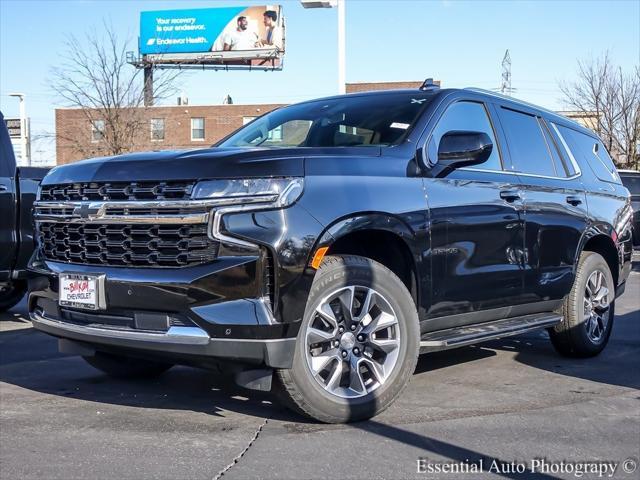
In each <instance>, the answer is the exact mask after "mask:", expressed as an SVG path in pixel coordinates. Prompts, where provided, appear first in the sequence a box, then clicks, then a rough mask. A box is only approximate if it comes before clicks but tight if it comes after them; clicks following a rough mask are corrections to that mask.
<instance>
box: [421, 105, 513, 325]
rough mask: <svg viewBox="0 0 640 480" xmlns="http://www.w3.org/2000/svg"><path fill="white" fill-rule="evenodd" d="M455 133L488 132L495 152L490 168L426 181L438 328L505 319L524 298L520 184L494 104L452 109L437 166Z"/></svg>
mask: <svg viewBox="0 0 640 480" xmlns="http://www.w3.org/2000/svg"><path fill="white" fill-rule="evenodd" d="M452 130H467V131H478V132H484V133H486V134H487V135H488V136H489V138H490V139H491V141H492V143H493V145H494V148H493V151H492V153H491V157H490V158H489V159H488V160H487V161H486V162H485V163H483V164H482V165H478V166H475V167H468V168H461V169H457V170H454V171H453V172H451V173H449V174H448V175H447V176H446V177H444V178H425V179H424V183H425V191H426V194H427V199H428V202H429V210H430V214H431V230H430V231H431V249H430V251H429V254H430V257H431V265H432V272H431V277H432V279H433V286H432V305H431V308H430V311H429V313H430V316H431V317H441V318H432V320H430V327H431V329H437V328H447V327H452V326H460V325H465V324H470V323H478V322H482V321H488V320H494V319H497V318H504V317H506V316H507V315H509V313H510V311H511V305H514V304H518V303H521V301H522V300H521V297H522V293H523V270H522V262H521V256H522V252H523V248H524V240H523V232H524V228H523V223H522V217H521V209H522V200H521V196H520V193H519V192H518V188H519V187H518V179H517V176H516V175H511V174H507V173H506V172H504V170H503V167H502V152H501V150H500V148H499V142H498V140H497V132H496V130H495V129H494V126H493V124H492V122H491V118H490V115H489V111H488V109H487V105H486V104H485V103H483V102H482V101H480V100H475V99H474V100H463V99H461V100H458V101H455V102H453V103H452V104H450V105H448V106H447V108H446V110H445V111H444V113H443V114H442V116H441V117H440V118H439V120H438V121H437V123H436V124H435V127H434V128H433V130H432V131H431V133H430V137H429V139H428V140H427V147H428V148H427V150H428V151H429V153H428V155H429V157H430V161H431V162H434V161H437V145H439V142H440V139H441V138H442V136H443V135H444V134H445V133H447V132H449V131H452ZM432 156H434V157H435V158H431V157H432ZM445 316H446V317H445Z"/></svg>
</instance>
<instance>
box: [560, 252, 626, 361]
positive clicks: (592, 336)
mask: <svg viewBox="0 0 640 480" xmlns="http://www.w3.org/2000/svg"><path fill="white" fill-rule="evenodd" d="M615 290H616V289H615V285H614V283H613V276H612V275H611V271H610V269H609V265H608V264H607V262H606V260H605V259H604V258H602V256H601V255H599V254H598V253H595V252H588V251H585V252H582V254H581V255H580V260H579V262H578V268H577V272H576V278H575V281H574V283H573V288H572V289H571V292H570V293H569V295H568V296H567V298H566V299H565V301H564V306H563V309H562V312H563V315H564V321H563V322H562V323H560V324H559V325H557V326H556V327H554V328H552V329H550V330H549V337H550V338H551V343H552V344H553V346H554V347H555V349H556V350H557V351H558V352H559V353H560V354H562V355H565V356H568V357H579V358H584V357H593V356H595V355H598V354H599V353H600V352H601V351H602V350H604V347H606V345H607V343H608V342H609V337H610V336H611V329H612V327H613V317H614V311H615Z"/></svg>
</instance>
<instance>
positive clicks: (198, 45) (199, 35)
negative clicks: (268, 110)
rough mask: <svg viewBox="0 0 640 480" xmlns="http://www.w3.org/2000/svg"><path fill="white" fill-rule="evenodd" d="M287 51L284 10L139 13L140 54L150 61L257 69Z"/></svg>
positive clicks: (258, 7) (191, 10)
mask: <svg viewBox="0 0 640 480" xmlns="http://www.w3.org/2000/svg"><path fill="white" fill-rule="evenodd" d="M284 51H285V45H284V19H283V17H282V7H281V6H280V5H266V6H252V7H222V8H196V9H181V10H159V11H149V12H141V13H140V39H139V53H140V54H141V55H143V56H144V58H145V59H146V60H147V61H151V62H153V61H157V62H159V63H165V62H169V63H170V62H181V63H185V62H186V63H216V62H217V63H223V64H227V63H229V64H234V63H238V62H240V63H245V64H255V65H259V64H260V62H263V61H264V60H265V59H271V60H277V61H278V62H279V61H280V60H281V59H282V56H283V54H284ZM254 62H255V63H254Z"/></svg>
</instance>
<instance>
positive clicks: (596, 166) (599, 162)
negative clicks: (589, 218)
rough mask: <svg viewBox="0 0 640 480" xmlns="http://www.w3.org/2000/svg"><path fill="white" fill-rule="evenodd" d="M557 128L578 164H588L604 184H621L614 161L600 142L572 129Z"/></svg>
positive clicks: (558, 126)
mask: <svg viewBox="0 0 640 480" xmlns="http://www.w3.org/2000/svg"><path fill="white" fill-rule="evenodd" d="M556 127H557V128H558V131H559V132H560V135H562V137H563V138H564V139H565V141H566V142H567V144H568V145H569V148H570V149H571V151H572V152H573V156H574V157H575V158H576V159H577V160H578V162H580V163H581V164H585V163H588V164H589V167H590V168H591V170H592V171H593V173H594V174H595V176H596V177H598V178H599V179H600V180H602V181H603V182H611V183H621V182H620V177H619V176H618V171H617V170H616V167H615V165H614V164H613V160H611V157H610V156H609V153H608V152H607V149H606V148H604V145H603V144H602V142H601V141H600V140H598V139H596V138H594V137H590V136H589V135H585V134H584V133H581V132H578V131H576V130H573V129H572V128H568V127H563V126H560V125H556Z"/></svg>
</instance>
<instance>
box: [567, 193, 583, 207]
mask: <svg viewBox="0 0 640 480" xmlns="http://www.w3.org/2000/svg"><path fill="white" fill-rule="evenodd" d="M567 203H568V204H570V205H573V206H574V207H577V206H578V205H580V204H581V203H582V199H581V198H580V197H576V196H574V195H569V196H568V197H567Z"/></svg>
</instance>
